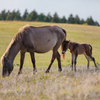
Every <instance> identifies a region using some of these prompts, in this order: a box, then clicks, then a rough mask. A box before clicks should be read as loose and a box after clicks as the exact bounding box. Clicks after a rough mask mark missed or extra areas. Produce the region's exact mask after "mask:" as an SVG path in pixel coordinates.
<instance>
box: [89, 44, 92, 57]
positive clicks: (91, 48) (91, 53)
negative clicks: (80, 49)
mask: <svg viewBox="0 0 100 100" xmlns="http://www.w3.org/2000/svg"><path fill="white" fill-rule="evenodd" d="M89 47H90V53H91V55H92V46H91V45H90V44H89Z"/></svg>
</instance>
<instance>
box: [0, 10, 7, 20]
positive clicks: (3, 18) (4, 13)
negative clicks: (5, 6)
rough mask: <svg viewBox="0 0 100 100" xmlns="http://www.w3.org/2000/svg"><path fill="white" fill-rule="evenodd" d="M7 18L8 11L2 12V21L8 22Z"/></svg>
mask: <svg viewBox="0 0 100 100" xmlns="http://www.w3.org/2000/svg"><path fill="white" fill-rule="evenodd" d="M6 17H7V13H6V10H3V11H2V12H1V19H2V20H6Z"/></svg>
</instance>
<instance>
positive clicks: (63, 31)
mask: <svg viewBox="0 0 100 100" xmlns="http://www.w3.org/2000/svg"><path fill="white" fill-rule="evenodd" d="M62 31H63V32H64V33H65V39H66V37H67V32H66V30H64V29H63V28H62Z"/></svg>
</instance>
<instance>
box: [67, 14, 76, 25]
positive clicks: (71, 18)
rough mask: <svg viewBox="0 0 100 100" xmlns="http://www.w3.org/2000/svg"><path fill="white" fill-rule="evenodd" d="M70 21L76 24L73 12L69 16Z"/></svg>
mask: <svg viewBox="0 0 100 100" xmlns="http://www.w3.org/2000/svg"><path fill="white" fill-rule="evenodd" d="M67 22H68V23H72V24H74V23H75V20H74V17H73V15H72V14H70V16H69V18H68V21H67Z"/></svg>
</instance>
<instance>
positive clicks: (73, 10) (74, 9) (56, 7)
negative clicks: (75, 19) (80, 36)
mask: <svg viewBox="0 0 100 100" xmlns="http://www.w3.org/2000/svg"><path fill="white" fill-rule="evenodd" d="M4 9H5V10H6V11H8V10H10V11H13V10H20V12H21V15H22V14H23V13H24V11H25V9H27V10H28V12H29V13H30V12H31V11H33V10H36V12H37V13H38V14H40V13H44V14H45V15H47V14H48V13H50V14H51V15H52V16H53V15H54V13H55V12H57V14H58V15H59V17H63V16H65V17H66V18H68V17H69V15H70V14H73V16H76V15H78V16H79V17H80V19H82V18H83V19H84V20H86V19H87V18H88V17H90V16H92V18H93V20H94V21H98V22H99V24H100V0H0V12H1V11H2V10H4Z"/></svg>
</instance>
